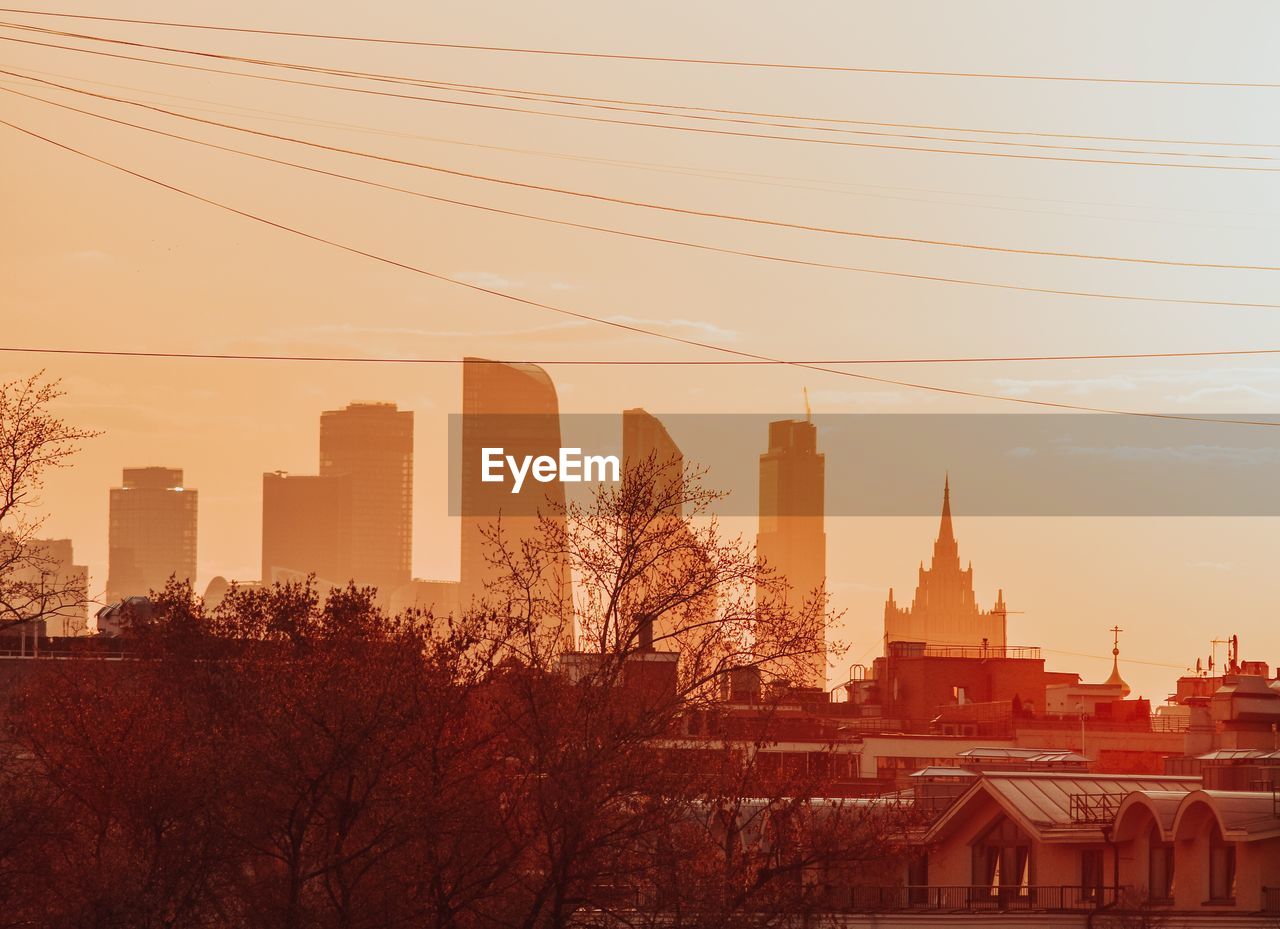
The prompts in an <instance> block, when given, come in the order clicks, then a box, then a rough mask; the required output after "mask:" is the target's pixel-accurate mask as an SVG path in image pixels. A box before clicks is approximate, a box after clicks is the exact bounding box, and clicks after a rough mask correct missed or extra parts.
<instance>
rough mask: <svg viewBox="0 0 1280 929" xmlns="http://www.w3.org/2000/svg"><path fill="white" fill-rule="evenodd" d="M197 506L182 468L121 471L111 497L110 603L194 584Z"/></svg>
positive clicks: (193, 491) (193, 492)
mask: <svg viewBox="0 0 1280 929" xmlns="http://www.w3.org/2000/svg"><path fill="white" fill-rule="evenodd" d="M197 506H198V497H197V493H196V491H195V490H193V489H191V488H190V487H186V486H184V485H183V481H182V469H181V468H125V469H124V479H123V480H122V481H121V485H120V486H119V487H113V488H111V496H110V511H111V514H110V530H109V539H108V567H107V599H108V600H109V601H111V600H119V599H122V598H124V597H128V596H134V595H136V596H145V595H146V594H147V593H149V592H150V591H152V590H160V589H161V588H163V587H164V586H165V584H166V583H167V582H168V580H169V578H170V577H174V578H176V579H177V580H179V581H187V580H190V581H194V580H195V577H196V512H197Z"/></svg>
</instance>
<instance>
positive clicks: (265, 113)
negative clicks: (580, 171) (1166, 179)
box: [21, 62, 1280, 225]
mask: <svg viewBox="0 0 1280 929" xmlns="http://www.w3.org/2000/svg"><path fill="white" fill-rule="evenodd" d="M152 63H154V64H160V63H161V62H152ZM26 70H27V71H28V73H33V74H39V75H44V76H46V77H56V78H61V79H63V80H77V79H78V77H77V76H76V75H71V74H63V73H60V72H57V71H41V70H32V69H26ZM218 73H223V74H237V75H238V76H241V77H248V76H250V75H242V74H239V72H231V71H220V72H218ZM81 80H82V81H83V82H84V83H88V84H91V85H94V86H97V87H108V88H111V89H113V90H128V91H133V92H134V93H140V94H150V95H155V96H160V97H164V98H167V99H170V100H180V101H182V102H184V103H187V104H203V106H188V109H189V110H193V111H195V112H202V113H216V114H218V115H222V116H227V115H237V116H247V118H251V119H270V120H273V121H276V122H280V123H283V124H287V125H293V126H307V127H310V128H320V129H342V130H347V131H350V132H358V133H361V134H364V135H377V136H385V137H388V138H397V139H411V140H413V141H417V142H432V143H437V144H440V145H456V146H462V147H465V148H474V149H479V150H483V151H495V152H504V153H509V154H519V155H533V156H535V157H539V158H553V159H557V160H563V161H572V162H577V163H581V164H597V165H607V166H609V167H615V168H631V169H635V170H641V171H656V172H660V173H664V174H673V175H676V176H682V177H700V178H710V179H712V180H726V181H731V182H733V183H742V184H760V185H764V186H769V187H778V188H781V189H788V190H811V191H823V192H833V193H840V194H845V195H849V196H858V197H877V198H884V199H890V200H904V201H907V202H925V203H943V204H947V205H955V204H950V203H949V202H948V201H945V200H936V199H933V198H917V197H902V196H897V195H895V194H889V193H870V192H868V191H896V192H899V193H901V192H909V193H918V194H942V195H944V196H951V195H957V196H975V197H979V198H981V199H998V200H1012V201H1017V202H1028V203H1055V204H1061V203H1065V204H1070V205H1077V206H1101V207H1106V208H1112V207H1121V206H1125V205H1124V204H1117V203H1100V202H1094V201H1087V200H1085V201H1081V200H1076V199H1072V200H1062V199H1054V198H1045V197H1019V196H1011V195H1005V194H991V193H984V194H971V193H969V192H964V191H954V190H950V191H949V190H938V189H934V188H927V187H926V188H919V187H898V186H891V185H884V184H866V183H856V182H848V181H839V180H833V179H819V178H812V177H801V176H795V175H785V174H781V175H780V174H767V173H759V172H751V171H735V170H731V169H728V168H724V167H718V168H706V167H701V166H694V165H687V164H672V163H669V162H652V161H637V160H631V159H619V158H609V157H606V156H602V155H587V154H582V153H575V152H564V151H552V150H549V149H541V148H529V147H527V146H512V145H496V144H488V143H483V142H474V141H464V140H462V139H453V138H446V137H443V136H436V135H424V134H422V133H415V132H407V131H404V130H398V129H387V128H378V127H374V126H370V125H368V124H367V123H366V124H360V123H349V122H341V121H337V120H331V119H317V118H314V117H308V116H305V115H303V114H299V113H286V112H282V111H280V110H267V109H262V108H260V107H250V106H244V105H242V104H237V103H224V102H221V101H216V100H209V99H207V98H203V97H189V96H183V95H180V94H172V93H165V92H162V91H157V90H154V89H152V88H148V87H138V86H137V85H134V84H117V83H112V82H109V81H100V80H89V79H81ZM21 86H27V85H21ZM41 99H43V98H41ZM46 102H48V101H46ZM229 111H236V112H234V113H232V112H229ZM972 131H975V132H986V131H991V130H972ZM1029 134H1035V133H1029ZM1068 138H1070V137H1068ZM1082 138H1092V137H1089V136H1083V137H1082ZM1098 138H1105V137H1098ZM1135 141H1147V140H1135ZM1150 141H1173V140H1150ZM1181 144H1204V145H1209V144H1221V145H1249V146H1251V147H1255V148H1271V147H1275V148H1280V145H1277V146H1266V145H1253V143H1235V142H1224V143H1208V142H1186V143H1181ZM966 207H967V208H969V209H982V210H1000V211H1008V212H1018V213H1024V212H1025V213H1035V214H1042V215H1058V216H1068V217H1071V218H1094V219H1097V218H1105V219H1109V220H1114V221H1118V222H1140V223H1157V222H1160V221H1159V220H1151V219H1133V218H1130V217H1091V216H1089V215H1088V214H1081V213H1064V212H1061V211H1056V210H1044V209H1031V208H1027V207H1006V206H997V205H994V204H988V203H977V204H966ZM1134 208H1135V209H1138V208H1139V207H1134ZM1141 208H1144V209H1148V210H1158V211H1161V212H1176V213H1206V212H1217V211H1206V210H1196V209H1187V208H1179V207H1171V206H1168V205H1152V204H1147V205H1144V207H1141ZM1196 225H1204V224H1199V223H1197V224H1196Z"/></svg>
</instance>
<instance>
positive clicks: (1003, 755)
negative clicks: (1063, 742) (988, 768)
mask: <svg viewBox="0 0 1280 929" xmlns="http://www.w3.org/2000/svg"><path fill="white" fill-rule="evenodd" d="M956 757H957V758H968V759H972V760H978V759H981V760H984V761H994V760H1002V759H1007V760H1013V761H1027V762H1034V763H1037V764H1056V763H1062V762H1075V763H1083V762H1086V761H1088V760H1089V759H1088V758H1086V757H1085V756H1084V755H1081V754H1080V753H1079V752H1073V751H1068V750H1066V749H1057V748H984V747H978V748H969V749H965V750H964V751H962V752H957V754H956Z"/></svg>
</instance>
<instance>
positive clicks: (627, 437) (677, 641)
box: [622, 407, 715, 661]
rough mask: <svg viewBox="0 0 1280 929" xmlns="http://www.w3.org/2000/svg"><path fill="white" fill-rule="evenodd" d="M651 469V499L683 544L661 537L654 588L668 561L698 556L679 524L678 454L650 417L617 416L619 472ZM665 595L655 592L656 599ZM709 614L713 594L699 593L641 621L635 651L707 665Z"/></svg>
mask: <svg viewBox="0 0 1280 929" xmlns="http://www.w3.org/2000/svg"><path fill="white" fill-rule="evenodd" d="M641 467H651V468H654V469H656V473H653V474H652V481H653V489H654V493H655V495H657V496H658V497H659V498H661V499H665V500H667V501H669V503H668V504H667V505H666V507H665V508H664V513H665V514H666V517H667V518H668V519H670V520H672V521H673V523H672V524H671V529H670V531H671V532H674V533H682V534H683V536H684V538H685V539H687V540H688V544H681V543H680V542H679V540H678V539H677V538H676V537H674V536H671V535H663V536H662V538H663V542H662V545H663V547H664V548H666V549H667V552H668V553H667V554H666V555H665V563H663V562H659V563H657V564H655V565H654V566H653V570H652V577H653V579H654V581H656V582H659V583H660V579H661V578H662V576H663V572H664V571H669V570H671V569H672V568H675V569H676V576H680V572H679V568H680V567H681V566H680V565H678V564H675V563H673V562H671V561H670V559H672V558H697V557H698V556H699V553H700V551H701V550H700V549H699V546H698V544H697V541H696V540H695V539H694V538H693V533H692V530H691V529H690V528H689V526H688V524H686V523H685V521H684V518H683V517H684V501H683V491H684V455H683V453H682V452H681V451H680V446H678V445H676V443H675V441H674V440H673V439H672V438H671V436H670V434H669V433H668V432H667V429H666V427H665V426H664V425H662V421H661V420H659V419H658V418H657V417H656V416H654V415H652V414H651V413H649V412H647V411H645V410H643V409H640V408H638V407H637V408H635V409H631V410H623V411H622V473H623V479H624V480H626V479H628V478H629V477H630V476H631V475H633V474H634V473H635V469H637V468H641ZM665 596H669V594H668V593H667V592H665V591H659V593H658V600H659V601H661V599H662V598H663V597H665ZM714 610H715V598H714V595H713V594H710V593H708V594H704V595H703V596H701V597H698V598H697V599H695V600H692V601H685V602H681V603H680V604H679V606H678V607H676V608H675V610H674V611H672V612H669V613H668V614H667V615H661V616H655V617H645V618H644V619H643V620H642V621H641V622H642V627H641V629H640V644H641V647H646V646H651V647H653V648H654V649H656V650H657V651H668V652H674V651H678V652H681V653H682V655H683V656H685V657H697V660H699V661H708V660H713V658H712V656H708V655H706V654H705V653H704V646H705V643H706V642H707V641H708V638H709V637H711V636H713V635H714V632H715V630H714V629H713V628H712V627H711V626H710V625H709V624H708V623H709V621H710V619H711V616H712V613H713V612H714Z"/></svg>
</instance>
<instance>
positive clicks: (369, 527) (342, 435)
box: [320, 403, 413, 597]
mask: <svg viewBox="0 0 1280 929" xmlns="http://www.w3.org/2000/svg"><path fill="white" fill-rule="evenodd" d="M343 476H345V477H347V478H348V479H349V481H350V501H351V516H350V539H351V577H353V578H354V579H355V580H356V582H357V583H360V584H371V585H373V586H376V587H377V588H378V590H379V591H380V592H381V594H382V595H383V596H384V597H390V595H391V594H392V593H393V592H394V591H395V590H396V589H397V588H399V587H402V586H404V585H405V584H407V583H409V580H410V575H411V571H412V559H413V413H412V412H411V411H409V410H399V409H397V408H396V405H395V404H394V403H352V404H350V405H348V406H347V408H346V409H343V410H330V411H328V412H325V413H322V414H320V477H322V478H330V477H343ZM346 579H347V578H344V580H346Z"/></svg>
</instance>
